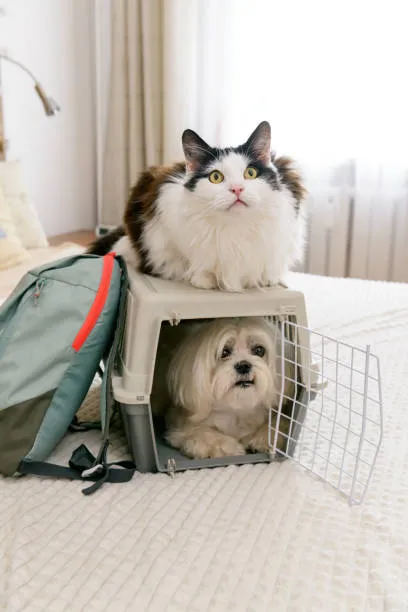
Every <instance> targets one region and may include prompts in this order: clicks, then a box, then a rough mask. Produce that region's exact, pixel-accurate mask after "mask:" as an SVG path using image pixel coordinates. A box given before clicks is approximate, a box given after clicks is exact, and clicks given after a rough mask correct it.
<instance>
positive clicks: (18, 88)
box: [0, 0, 96, 235]
mask: <svg viewBox="0 0 408 612" xmlns="http://www.w3.org/2000/svg"><path fill="white" fill-rule="evenodd" d="M92 4H93V0H29V1H27V0H0V6H1V7H4V9H5V12H6V14H5V16H3V17H0V28H1V29H0V46H1V47H2V48H4V47H5V48H6V49H7V52H8V53H9V55H11V56H13V57H15V58H16V59H18V60H19V61H21V62H23V63H24V64H26V65H27V67H28V68H29V69H30V70H31V71H32V72H33V73H34V74H35V75H36V77H37V78H38V80H39V81H40V83H41V84H42V85H43V87H44V89H45V91H46V92H47V94H48V95H50V96H52V97H53V98H54V99H55V100H56V101H57V102H58V103H59V105H60V106H61V113H59V114H57V115H56V116H54V117H46V115H45V114H44V112H43V109H42V106H41V103H40V101H39V99H38V98H37V95H36V93H35V91H34V90H33V87H32V83H31V81H30V79H29V78H28V77H27V76H26V75H25V74H23V73H22V72H21V71H20V70H19V69H18V68H16V67H14V66H11V65H10V64H8V63H7V62H2V85H3V96H4V122H5V128H6V138H7V139H8V140H9V143H10V144H9V149H8V152H7V158H8V159H14V158H16V157H17V158H20V159H21V162H22V165H23V171H24V177H25V182H26V184H27V188H28V191H29V194H30V196H31V197H32V199H33V201H34V203H35V205H36V207H37V210H38V212H39V215H40V219H41V222H42V224H43V226H44V228H45V230H46V232H47V234H48V235H55V234H59V233H64V232H70V231H75V230H78V229H89V228H92V227H94V226H95V223H96V171H95V145H94V132H95V130H94V116H93V105H94V96H93V71H92V65H93V64H92V62H93V35H92V34H93V32H92V25H91V24H92Z"/></svg>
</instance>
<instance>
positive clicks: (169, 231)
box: [88, 121, 305, 291]
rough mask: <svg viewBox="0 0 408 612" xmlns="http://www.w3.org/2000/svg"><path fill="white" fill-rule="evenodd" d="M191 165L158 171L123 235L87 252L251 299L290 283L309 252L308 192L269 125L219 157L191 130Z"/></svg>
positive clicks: (136, 197)
mask: <svg viewBox="0 0 408 612" xmlns="http://www.w3.org/2000/svg"><path fill="white" fill-rule="evenodd" d="M182 144H183V150H184V155H185V162H183V163H181V162H180V163H176V164H174V165H172V166H154V167H151V168H149V169H148V170H146V171H145V172H143V173H142V174H141V176H140V178H139V180H138V182H137V183H136V185H135V186H134V188H133V190H132V192H131V194H130V198H129V201H128V204H127V208H126V211H125V215H124V226H123V227H119V228H117V229H115V230H114V231H113V232H111V233H110V234H108V235H106V236H103V237H102V238H100V239H98V240H97V241H95V242H94V243H93V244H92V245H91V247H90V248H89V250H88V252H90V253H96V254H100V255H103V254H105V253H107V252H108V251H110V250H114V251H116V252H117V253H118V254H121V255H123V256H124V258H125V260H126V261H127V263H128V264H130V265H133V266H135V267H136V268H138V269H140V270H141V271H142V272H145V273H147V274H152V275H155V276H160V277H162V278H166V279H171V280H178V281H187V282H190V283H191V284H192V285H194V286H196V287H201V288H204V289H213V288H220V289H224V290H227V291H242V290H243V289H245V288H250V287H265V286H269V285H274V284H278V283H281V282H283V281H284V277H285V273H286V272H287V270H288V269H289V268H290V267H291V266H292V265H293V264H294V263H296V261H299V260H301V258H302V252H303V229H304V215H303V210H302V201H303V199H304V196H305V189H304V188H303V186H302V183H301V179H300V176H299V175H298V173H297V172H296V170H295V169H294V168H293V166H292V162H291V160H290V159H288V158H285V157H279V158H275V156H274V155H273V154H271V148H270V147H271V130H270V125H269V123H268V122H266V121H264V122H262V123H261V124H260V125H259V126H258V127H257V128H256V130H255V131H254V132H253V133H252V134H251V136H250V137H249V138H248V140H247V141H246V142H245V144H243V145H240V146H238V147H230V148H226V149H219V148H213V147H211V146H210V145H208V144H207V143H206V142H204V140H202V138H200V137H199V136H198V135H197V134H196V133H195V132H193V131H192V130H185V131H184V133H183V136H182Z"/></svg>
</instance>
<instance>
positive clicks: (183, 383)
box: [167, 332, 212, 423]
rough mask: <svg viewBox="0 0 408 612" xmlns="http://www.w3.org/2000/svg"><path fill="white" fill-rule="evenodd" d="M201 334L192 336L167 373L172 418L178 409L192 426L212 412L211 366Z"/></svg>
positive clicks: (183, 345)
mask: <svg viewBox="0 0 408 612" xmlns="http://www.w3.org/2000/svg"><path fill="white" fill-rule="evenodd" d="M200 336H201V334H200V333H199V332H198V333H195V334H191V335H190V336H189V337H188V338H187V340H186V341H184V342H182V343H181V344H180V346H179V348H178V349H177V351H176V353H175V354H174V356H173V358H172V360H171V362H170V366H169V369H168V373H167V387H168V390H169V393H170V397H171V401H172V408H173V414H174V411H175V410H177V409H179V411H180V415H178V416H180V417H182V415H184V416H185V417H186V418H187V419H188V422H189V423H200V422H201V421H203V420H204V419H205V418H206V417H207V416H208V415H209V413H210V412H211V406H212V403H211V402H212V392H211V369H212V368H211V364H210V363H208V362H209V354H208V349H207V346H206V343H205V342H203V338H202V337H200Z"/></svg>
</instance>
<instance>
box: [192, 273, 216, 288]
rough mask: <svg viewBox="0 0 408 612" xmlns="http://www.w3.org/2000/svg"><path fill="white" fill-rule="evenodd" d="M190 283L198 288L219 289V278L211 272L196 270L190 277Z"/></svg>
mask: <svg viewBox="0 0 408 612" xmlns="http://www.w3.org/2000/svg"><path fill="white" fill-rule="evenodd" d="M190 283H191V284H192V285H193V286H194V287H197V288H198V289H217V287H218V284H217V279H216V278H215V275H214V274H212V273H211V272H196V273H195V274H193V275H192V277H191V278H190Z"/></svg>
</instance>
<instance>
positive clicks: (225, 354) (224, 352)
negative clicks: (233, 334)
mask: <svg viewBox="0 0 408 612" xmlns="http://www.w3.org/2000/svg"><path fill="white" fill-rule="evenodd" d="M231 353H232V350H231V349H230V348H229V347H228V346H224V348H223V349H222V353H221V359H227V357H229V356H230V355H231Z"/></svg>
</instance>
